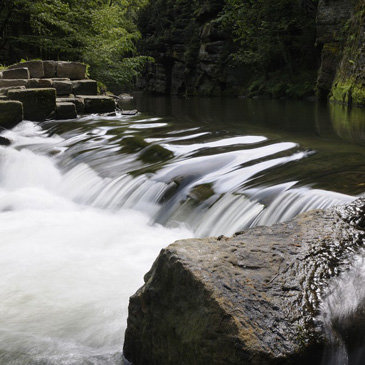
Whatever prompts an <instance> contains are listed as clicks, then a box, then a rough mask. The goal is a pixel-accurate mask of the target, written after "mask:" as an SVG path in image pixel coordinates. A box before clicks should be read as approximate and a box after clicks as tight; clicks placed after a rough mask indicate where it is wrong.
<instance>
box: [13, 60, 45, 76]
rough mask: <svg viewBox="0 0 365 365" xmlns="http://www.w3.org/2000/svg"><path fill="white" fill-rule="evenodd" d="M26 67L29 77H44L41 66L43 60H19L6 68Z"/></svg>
mask: <svg viewBox="0 0 365 365" xmlns="http://www.w3.org/2000/svg"><path fill="white" fill-rule="evenodd" d="M23 67H26V68H28V70H29V72H30V77H44V68H43V61H27V62H20V63H17V64H15V65H11V66H9V67H8V69H14V68H23Z"/></svg>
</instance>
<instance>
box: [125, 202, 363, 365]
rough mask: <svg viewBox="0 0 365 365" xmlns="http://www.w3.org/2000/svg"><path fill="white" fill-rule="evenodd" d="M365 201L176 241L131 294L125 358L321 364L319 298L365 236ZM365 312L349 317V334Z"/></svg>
mask: <svg viewBox="0 0 365 365" xmlns="http://www.w3.org/2000/svg"><path fill="white" fill-rule="evenodd" d="M364 204H365V203H364V201H363V200H359V201H357V202H355V203H353V204H352V205H350V206H349V207H347V208H345V209H341V210H331V211H313V212H309V213H305V214H303V215H301V216H298V217H297V218H296V219H294V220H293V221H291V222H289V223H283V224H277V225H274V226H272V227H258V228H254V229H251V230H248V231H245V232H241V233H238V234H236V235H235V236H233V237H231V238H226V237H218V238H206V239H190V240H184V241H178V242H175V243H174V244H172V245H170V246H168V247H167V248H166V249H164V250H162V251H161V253H160V255H159V257H158V258H157V260H156V261H155V263H154V264H153V266H152V269H151V270H150V272H149V273H147V274H146V276H145V285H144V286H143V287H142V288H141V289H139V290H138V291H137V293H136V294H135V295H134V296H132V297H131V299H130V304H129V317H128V327H127V330H126V335H125V344H124V354H125V356H126V358H127V359H129V360H130V361H132V362H133V364H135V365H138V364H159V365H163V364H213V365H214V364H260V365H262V364H294V363H295V364H308V363H311V362H312V363H315V364H319V363H321V358H322V356H323V353H324V349H325V343H326V339H325V336H324V329H323V326H324V324H323V317H321V316H320V315H319V313H320V303H321V301H322V300H323V297H324V296H325V295H326V289H327V288H328V285H329V283H330V281H331V278H333V277H336V276H338V275H339V274H340V273H341V271H344V270H346V268H347V267H348V262H349V261H351V257H352V255H354V253H355V252H357V251H358V250H359V247H360V246H361V245H362V239H363V237H364V231H363V228H364V222H363V219H364V218H363V216H364V215H363V213H364ZM361 318H363V312H360V314H357V315H356V313H355V316H354V317H353V319H352V320H351V318H350V319H348V320H347V326H346V338H351V333H350V334H349V332H351V328H352V325H349V323H352V322H351V321H353V320H355V321H356V322H358V321H359V320H360V319H361ZM334 320H336V318H335V319H334ZM337 320H338V319H337ZM355 327H356V326H355ZM337 328H339V326H338V323H337ZM338 332H339V333H341V329H339V330H338ZM338 336H340V335H338ZM344 341H345V345H346V339H344Z"/></svg>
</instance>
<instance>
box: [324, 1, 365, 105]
mask: <svg viewBox="0 0 365 365" xmlns="http://www.w3.org/2000/svg"><path fill="white" fill-rule="evenodd" d="M317 45H318V47H320V48H321V49H322V60H321V67H320V69H319V73H318V84H317V87H318V92H319V96H320V97H321V98H322V99H327V97H329V98H330V99H331V100H333V101H337V102H341V103H345V104H348V105H352V104H357V105H364V104H365V91H364V85H365V68H364V65H365V3H364V2H363V1H362V0H321V1H320V2H319V5H318V12H317Z"/></svg>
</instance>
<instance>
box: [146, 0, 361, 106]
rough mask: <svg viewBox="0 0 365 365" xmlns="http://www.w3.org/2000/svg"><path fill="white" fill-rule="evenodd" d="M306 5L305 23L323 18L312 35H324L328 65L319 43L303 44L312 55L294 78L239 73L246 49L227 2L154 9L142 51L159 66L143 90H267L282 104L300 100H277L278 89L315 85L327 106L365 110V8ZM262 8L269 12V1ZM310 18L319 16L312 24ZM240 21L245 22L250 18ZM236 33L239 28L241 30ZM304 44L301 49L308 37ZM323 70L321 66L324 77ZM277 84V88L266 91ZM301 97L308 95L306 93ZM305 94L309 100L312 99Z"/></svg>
mask: <svg viewBox="0 0 365 365" xmlns="http://www.w3.org/2000/svg"><path fill="white" fill-rule="evenodd" d="M300 3H301V6H299V7H298V11H300V12H302V13H301V14H302V16H303V19H302V20H303V21H308V19H310V18H311V17H312V18H313V19H314V16H315V14H316V28H315V30H314V28H313V30H312V32H313V33H314V32H316V39H315V43H316V49H317V54H318V55H319V57H318V58H320V61H319V62H317V66H316V60H315V53H314V45H313V43H314V34H313V40H312V43H311V42H308V41H304V38H303V39H302V41H303V44H302V49H301V50H302V51H303V49H305V50H306V52H304V54H305V53H307V55H309V56H307V58H308V59H307V60H306V61H305V62H304V63H302V64H300V62H297V63H295V62H293V64H294V65H295V67H292V66H291V68H292V70H291V71H290V73H289V74H288V73H287V72H286V71H285V69H286V68H285V65H284V66H283V65H281V67H283V70H282V71H284V72H281V71H280V67H279V68H278V67H277V65H276V66H275V67H276V68H275V67H274V68H272V66H270V67H271V69H270V67H269V68H268V70H266V71H265V72H263V74H262V75H260V74H257V73H255V72H253V70H252V69H250V66H249V65H246V66H243V65H240V66H237V64H236V66H235V67H233V66H232V62H231V60H232V58H231V55H232V54H233V53H235V52H236V51H237V47H238V43H239V42H238V43H236V44H235V42H234V41H233V39H234V37H235V36H234V34H233V33H234V29H230V28H229V27H227V26H226V27H224V26H223V25H222V22H221V19H222V17H224V16H226V14H225V12H226V8H225V6H226V2H225V1H224V0H196V1H188V0H180V1H172V0H156V1H154V2H150V4H149V5H148V6H147V7H146V8H144V9H143V11H142V13H141V14H140V18H139V28H140V30H141V33H142V41H141V44H140V51H141V52H142V53H143V54H146V55H149V56H153V57H154V59H155V63H151V64H149V66H148V68H147V70H146V72H145V74H144V76H143V77H142V78H141V80H140V82H139V86H140V87H141V88H142V89H144V90H146V91H149V92H152V93H161V94H174V95H238V94H239V93H241V92H243V93H244V94H247V95H248V96H250V95H251V96H252V93H251V91H247V90H251V89H252V90H253V89H254V88H253V85H256V86H257V85H259V87H258V88H259V89H260V90H261V92H262V93H263V94H265V95H266V96H271V97H280V96H296V95H295V94H293V95H290V93H289V94H286V93H282V94H280V93H278V92H276V93H275V90H276V89H280V88H283V89H284V90H285V89H290V88H293V85H294V87H296V88H298V89H301V88H304V85H305V83H306V84H308V83H310V84H312V86H313V89H316V91H317V94H318V96H319V98H320V99H322V100H327V99H328V98H330V99H332V100H334V101H338V102H342V103H346V104H363V105H365V92H364V91H363V86H364V83H365V76H364V72H365V67H364V63H365V46H364V44H365V3H364V1H363V0H319V2H318V6H316V4H317V1H316V0H301V1H300ZM262 4H263V5H262V6H266V5H265V1H263V2H262ZM308 9H310V10H308ZM308 12H310V13H311V15H310V16H309V17H308V14H309V13H308ZM239 16H240V17H242V16H244V13H242V14H240V15H239ZM296 16H298V13H296ZM299 19H300V18H299ZM231 26H232V27H233V28H234V24H233V25H231ZM294 34H295V32H294ZM290 36H293V34H291V35H290ZM296 36H297V35H296ZM303 37H304V35H303ZM289 38H290V37H289ZM296 42H297V43H298V42H299V43H300V42H301V38H300V36H299V38H298V40H297V41H296ZM297 43H295V42H294V44H293V45H292V46H293V47H295V46H296V45H297ZM287 46H288V45H287ZM288 47H290V46H288ZM307 48H308V49H307ZM289 50H290V48H289ZM263 51H264V50H263ZM291 51H292V55H291V57H295V56H296V54H297V53H298V50H295V51H293V49H291ZM301 57H302V56H301ZM301 57H299V59H300V58H301ZM303 57H304V56H303ZM303 57H302V58H303ZM291 61H293V59H292V60H291ZM288 62H289V61H288ZM273 63H274V60H273ZM316 67H319V68H318V70H316ZM256 71H257V70H256ZM316 71H318V77H317V85H314V81H313V80H312V79H307V80H306V81H305V82H304V81H303V80H302V79H303V78H301V77H300V76H299V75H301V74H303V75H306V74H310V73H311V72H312V73H313V72H316ZM270 72H271V74H270ZM298 76H299V77H298ZM270 82H271V86H270V87H271V89H268V87H266V88H265V86H264V87H263V85H264V84H265V83H270ZM290 83H291V85H290ZM281 84H282V85H281ZM279 86H280V87H279ZM270 87H269V88H270ZM310 89H311V88H310V87H309V90H310ZM245 90H246V91H245ZM270 90H274V91H273V92H270ZM259 93H260V92H259ZM297 94H298V95H300V92H299V93H297ZM254 95H256V94H254ZM303 95H307V96H308V94H306V93H303Z"/></svg>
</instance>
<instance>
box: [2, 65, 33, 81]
mask: <svg viewBox="0 0 365 365" xmlns="http://www.w3.org/2000/svg"><path fill="white" fill-rule="evenodd" d="M1 76H2V77H1V78H2V79H7V80H9V79H11V80H12V79H29V78H30V73H29V69H28V68H26V67H21V68H14V69H10V70H4V71H2V72H1Z"/></svg>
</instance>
